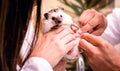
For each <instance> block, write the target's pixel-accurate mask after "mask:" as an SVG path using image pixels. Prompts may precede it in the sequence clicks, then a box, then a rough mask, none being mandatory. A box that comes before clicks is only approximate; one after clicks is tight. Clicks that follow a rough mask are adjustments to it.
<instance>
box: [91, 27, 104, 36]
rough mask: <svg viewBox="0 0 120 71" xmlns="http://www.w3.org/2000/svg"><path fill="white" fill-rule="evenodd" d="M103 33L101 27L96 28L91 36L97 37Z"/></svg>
mask: <svg viewBox="0 0 120 71" xmlns="http://www.w3.org/2000/svg"><path fill="white" fill-rule="evenodd" d="M103 32H104V29H103V28H101V27H98V28H97V29H95V30H93V31H92V32H91V34H94V35H97V36H99V35H101V34H102V33H103Z"/></svg>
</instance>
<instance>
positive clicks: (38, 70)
mask: <svg viewBox="0 0 120 71" xmlns="http://www.w3.org/2000/svg"><path fill="white" fill-rule="evenodd" d="M20 71H53V69H52V67H51V65H50V64H49V63H48V62H47V61H46V60H45V59H43V58H40V57H31V58H29V59H28V60H27V61H26V62H25V65H24V66H23V67H22V69H21V70H20Z"/></svg>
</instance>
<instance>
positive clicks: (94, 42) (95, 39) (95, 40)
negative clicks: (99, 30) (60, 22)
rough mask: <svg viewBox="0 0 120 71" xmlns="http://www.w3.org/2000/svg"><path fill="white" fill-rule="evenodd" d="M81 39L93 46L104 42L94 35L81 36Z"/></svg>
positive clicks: (84, 34) (85, 34)
mask: <svg viewBox="0 0 120 71" xmlns="http://www.w3.org/2000/svg"><path fill="white" fill-rule="evenodd" d="M81 38H82V39H84V40H86V41H87V42H89V43H91V44H92V45H94V46H100V45H101V42H102V41H104V40H103V39H102V38H100V37H99V36H95V35H92V34H88V33H83V34H81Z"/></svg>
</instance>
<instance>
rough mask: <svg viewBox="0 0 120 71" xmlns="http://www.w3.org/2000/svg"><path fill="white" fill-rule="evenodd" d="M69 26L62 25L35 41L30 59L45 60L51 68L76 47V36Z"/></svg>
mask: <svg viewBox="0 0 120 71" xmlns="http://www.w3.org/2000/svg"><path fill="white" fill-rule="evenodd" d="M70 26H71V25H62V26H61V27H59V28H58V29H56V30H54V31H50V32H48V33H46V34H45V35H43V37H42V39H41V40H38V41H37V44H36V47H35V49H34V50H33V52H32V54H31V57H34V56H38V57H42V58H44V59H46V60H47V61H48V62H49V63H50V64H51V66H52V67H55V66H56V64H57V63H58V62H59V61H60V60H61V59H62V58H63V57H64V56H65V55H66V54H67V53H68V52H69V51H70V50H71V49H72V48H73V47H75V46H76V44H77V43H75V40H76V36H75V34H74V31H73V30H72V29H71V28H70Z"/></svg>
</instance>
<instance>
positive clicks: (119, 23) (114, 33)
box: [101, 8, 120, 45]
mask: <svg viewBox="0 0 120 71" xmlns="http://www.w3.org/2000/svg"><path fill="white" fill-rule="evenodd" d="M107 21H108V26H107V28H106V30H105V32H104V33H103V34H102V36H101V37H102V38H104V39H105V40H107V41H109V42H110V43H111V44H113V45H115V44H118V43H120V8H115V9H114V10H113V12H112V13H111V14H109V15H108V16H107Z"/></svg>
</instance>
